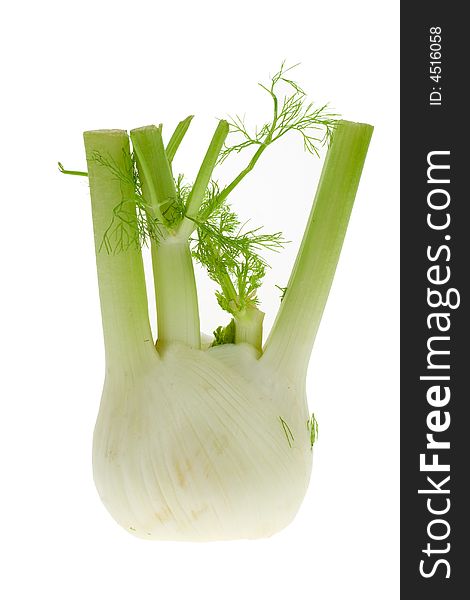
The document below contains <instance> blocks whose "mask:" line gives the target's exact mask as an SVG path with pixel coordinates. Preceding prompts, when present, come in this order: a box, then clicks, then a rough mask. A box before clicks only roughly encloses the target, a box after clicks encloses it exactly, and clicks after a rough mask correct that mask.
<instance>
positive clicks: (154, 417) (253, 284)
mask: <svg viewBox="0 0 470 600" xmlns="http://www.w3.org/2000/svg"><path fill="white" fill-rule="evenodd" d="M285 71H286V70H284V71H282V69H281V71H280V74H281V75H283V74H284V73H285ZM278 75H279V74H277V75H276V76H275V77H274V78H273V80H272V86H271V88H266V89H268V91H269V92H270V94H271V96H272V98H273V99H274V115H273V118H272V120H271V122H270V123H268V124H266V125H265V126H263V127H262V128H260V130H259V133H258V134H257V136H258V137H256V136H249V134H248V133H247V132H246V130H243V128H242V126H241V125H240V124H239V123H238V125H237V123H236V122H235V125H234V123H232V124H229V123H227V122H226V121H220V123H219V125H218V127H217V129H216V131H215V133H214V136H213V138H212V141H211V143H210V145H209V148H208V151H207V153H206V156H205V158H204V160H203V163H202V166H201V169H200V171H199V174H198V176H197V178H196V180H195V182H194V183H193V184H192V185H187V184H184V182H183V181H182V178H177V177H175V176H174V175H173V172H172V161H173V158H174V155H175V152H176V151H177V149H178V146H179V144H180V143H181V141H182V139H183V137H184V135H185V133H186V131H187V129H188V127H189V123H190V121H191V117H188V119H186V120H184V121H182V122H181V123H180V124H179V125H178V127H177V128H176V130H175V133H174V134H173V136H172V137H171V139H170V141H169V143H168V144H167V146H166V147H165V146H164V144H163V138H162V128H161V126H160V127H154V126H149V127H144V128H140V129H136V130H133V131H131V133H130V140H131V141H132V147H133V152H132V153H131V150H130V140H129V135H128V134H127V132H125V131H121V130H100V131H89V132H86V133H85V134H84V139H85V147H86V155H87V162H88V177H89V183H90V191H91V199H92V214H93V225H94V233H95V244H96V258H97V268H98V282H99V290H100V300H101V311H102V319H103V332H104V341H105V354H106V377H105V383H104V389H103V394H102V399H101V406H100V410H99V415H98V420H97V423H96V428H95V432H94V443H93V472H94V479H95V483H96V486H97V489H98V492H99V494H100V497H101V499H102V501H103V503H104V504H105V506H106V508H107V509H108V511H109V512H110V514H111V515H112V516H113V517H114V519H115V520H116V521H117V522H118V523H119V524H120V525H122V527H124V528H125V529H126V530H127V531H129V532H131V533H133V534H134V535H136V536H139V537H141V538H144V539H161V540H196V541H203V540H227V539H236V538H258V537H265V536H270V535H272V534H273V533H275V532H277V531H279V530H280V529H282V528H283V527H285V526H286V525H287V524H288V523H289V522H290V521H291V520H292V519H293V518H294V516H295V514H296V512H297V510H298V508H299V506H300V504H301V502H302V500H303V498H304V495H305V492H306V489H307V486H308V482H309V478H310V472H311V463H312V445H313V441H314V438H315V433H316V422H315V419H314V418H311V417H310V416H309V412H308V408H307V401H306V393H305V376H306V371H307V366H308V361H309V356H310V352H311V349H312V345H313V342H314V339H315V335H316V332H317V329H318V325H319V322H320V318H321V315H322V312H323V308H324V306H325V302H326V299H327V296H328V292H329V289H330V286H331V282H332V279H333V276H334V271H335V268H336V264H337V262H338V259H339V254H340V250H341V245H342V242H343V238H344V235H345V232H346V227H347V224H348V220H349V215H350V212H351V208H352V205H353V201H354V197H355V194H356V190H357V186H358V183H359V178H360V174H361V171H362V167H363V164H364V160H365V156H366V153H367V148H368V144H369V141H370V137H371V134H372V127H371V126H369V125H364V124H360V123H350V122H347V121H336V122H333V120H332V119H331V118H330V116H329V115H328V114H327V113H325V111H324V110H323V109H317V110H316V111H315V110H314V109H312V108H311V106H312V105H309V106H308V107H307V109H306V111H305V113H301V114H305V119H306V120H304V121H298V120H297V121H296V120H295V118H297V117H295V114H299V112H298V111H297V112H296V113H295V114H294V117H295V118H294V117H292V118H291V116H290V113H289V112H284V113H283V110H284V108H283V107H285V106H287V109H289V106H292V105H293V104H295V102H298V103H299V102H300V104H298V106H300V107H302V106H303V104H302V102H303V100H304V94H303V92H301V90H300V88H298V86H297V87H296V86H295V85H294V84H293V85H294V87H293V91H292V94H291V96H288V97H287V100H288V101H287V102H286V101H285V100H284V103H283V104H281V103H279V102H278V98H277V96H276V94H275V91H274V90H275V86H276V85H277V84H278V83H279V81H281V80H282V81H284V82H287V83H288V84H289V85H290V84H292V82H290V81H289V80H287V79H282V77H281V75H279V77H278ZM276 77H277V79H276ZM299 90H300V91H299ZM289 102H290V104H289ZM287 109H286V110H287ZM322 110H323V112H322ZM289 119H290V120H289ZM320 126H323V127H325V128H326V130H327V133H328V135H329V136H330V137H331V138H332V139H331V143H330V146H329V149H328V152H327V156H326V160H325V164H324V168H323V172H322V176H321V179H320V183H319V186H318V191H317V194H316V198H315V202H314V205H313V208H312V212H311V215H310V218H309V221H308V224H307V227H306V230H305V235H304V238H303V241H302V244H301V246H300V250H299V253H298V257H297V260H296V262H295V265H294V268H293V271H292V275H291V277H290V280H289V283H288V285H287V288H286V290H285V293H284V296H283V300H282V302H281V305H280V309H279V312H278V315H277V318H276V321H275V323H274V326H273V328H272V331H271V333H270V335H269V337H268V340H267V342H266V343H265V345H264V347H263V346H262V324H263V313H262V312H261V311H260V309H259V308H258V306H257V297H256V291H257V289H258V287H259V285H260V281H261V279H262V276H263V275H264V270H265V266H266V263H265V262H264V259H263V258H262V257H261V255H260V254H259V252H258V250H259V249H260V248H261V249H262V248H268V249H269V248H271V249H273V248H274V249H275V248H278V247H279V246H280V245H281V244H282V237H281V235H280V234H265V233H260V231H259V230H258V229H255V230H252V231H249V232H245V233H243V232H241V230H240V229H237V227H238V225H237V223H238V221H237V218H236V215H235V214H234V213H233V211H232V210H231V208H230V207H229V206H228V205H227V203H226V199H227V196H228V194H229V193H230V191H231V190H232V189H233V188H234V187H235V186H236V185H237V184H238V183H239V182H240V181H241V180H242V179H243V177H245V176H246V175H247V174H248V173H249V172H250V171H251V170H252V169H253V167H254V165H255V164H256V162H257V160H258V159H259V157H260V156H261V154H262V152H264V150H265V149H266V148H267V147H268V146H269V144H271V143H272V142H273V141H275V140H277V139H279V137H281V136H282V135H283V134H284V133H286V132H287V131H289V130H294V131H300V132H301V133H302V135H303V136H304V138H305V135H307V136H308V135H309V134H308V133H307V132H308V131H309V129H308V128H309V127H310V128H312V129H315V128H318V127H320ZM237 127H238V129H237ZM282 127H284V129H282ZM230 131H235V132H236V133H238V134H240V133H241V134H242V135H245V138H244V139H245V142H242V143H239V144H235V145H232V146H229V145H227V143H226V138H227V135H228V134H229V132H230ZM314 139H315V138H314V137H313V135H312V136H310V137H307V141H305V139H304V143H305V144H307V146H308V144H309V143H310V144H312V148H310V150H311V151H312V150H314V151H315V152H316V148H315V147H314V146H313V141H312V140H314ZM243 143H244V144H245V145H243ZM251 145H254V146H256V147H257V150H256V153H255V154H254V155H253V156H252V159H251V160H250V162H249V163H248V165H247V167H246V169H244V170H243V171H242V172H241V173H240V175H239V176H238V177H237V178H235V179H234V181H233V182H232V183H231V184H229V185H228V186H226V187H224V188H222V189H220V188H219V187H218V185H217V184H215V183H214V182H213V181H212V179H211V177H212V172H213V169H214V167H215V166H216V164H217V162H218V161H220V160H221V159H225V158H226V157H227V156H228V155H229V154H230V152H231V151H235V152H239V151H240V150H243V149H244V148H245V147H247V146H251ZM307 149H309V148H308V147H307ZM142 236H144V237H145V239H146V240H147V241H148V242H149V243H150V245H151V251H152V263H153V279H154V285H155V295H156V302H157V324H158V340H156V342H155V341H154V340H153V338H152V333H151V330H150V325H149V319H148V303H147V294H146V287H145V279H144V270H143V263H142V255H141V245H142ZM193 260H198V261H199V262H200V263H201V264H203V265H204V266H205V267H206V268H207V271H208V273H209V276H210V277H211V278H212V279H214V281H216V282H217V283H218V284H219V286H220V291H219V292H218V300H219V304H220V306H221V307H222V308H223V309H224V310H226V311H227V312H229V313H230V314H231V316H232V321H231V322H230V323H229V324H228V325H227V326H225V327H219V328H218V329H217V330H216V331H215V332H214V333H215V341H214V342H213V343H212V344H211V345H208V344H203V343H202V342H201V333H200V327H199V312H198V304H197V290H196V284H195V279H194V272H193Z"/></svg>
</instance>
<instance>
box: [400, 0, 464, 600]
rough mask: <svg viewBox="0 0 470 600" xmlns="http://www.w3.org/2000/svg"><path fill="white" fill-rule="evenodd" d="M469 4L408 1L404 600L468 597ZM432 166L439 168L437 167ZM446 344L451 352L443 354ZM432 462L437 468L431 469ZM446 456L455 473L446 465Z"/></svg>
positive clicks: (404, 7) (404, 53) (404, 41)
mask: <svg viewBox="0 0 470 600" xmlns="http://www.w3.org/2000/svg"><path fill="white" fill-rule="evenodd" d="M464 6H465V3H460V2H451V1H447V2H444V1H441V2H436V1H435V0H431V1H428V2H425V3H418V4H416V3H411V2H402V3H401V239H402V242H401V315H402V325H401V455H400V460H401V532H400V533H401V597H402V598H403V599H405V600H407V599H408V598H410V599H413V600H414V599H418V598H425V599H426V600H433V599H434V598H436V599H437V598H439V599H440V600H443V599H445V600H453V599H454V598H455V599H457V598H458V599H459V600H460V599H461V598H463V597H467V594H469V596H470V592H469V591H468V589H469V587H468V581H467V580H468V577H469V573H470V567H469V565H468V562H469V557H470V549H469V543H470V538H469V513H470V494H469V493H468V491H467V488H468V485H467V483H469V482H470V416H469V408H468V407H469V404H470V394H469V388H470V385H469V383H468V382H467V380H468V379H470V377H469V375H470V328H469V314H468V298H469V293H470V292H469V279H470V216H468V215H469V213H470V211H469V210H468V209H469V208H470V197H469V191H468V189H467V186H466V185H465V179H466V177H468V175H467V173H468V174H469V175H470V165H469V164H465V163H468V161H467V160H466V158H467V155H469V150H468V149H464V140H465V139H466V138H467V131H468V129H469V125H468V117H467V114H466V111H467V110H468V103H467V101H466V98H465V94H466V92H465V89H466V88H467V87H468V86H467V73H468V70H469V69H468V67H467V63H468V61H469V57H470V52H469V47H468V40H469V38H470V36H469V35H468V32H467V31H466V29H467V25H466V23H467V22H466V19H465V17H464V14H463V11H464V8H462V7H464ZM433 63H434V64H433ZM432 152H434V154H430V153H432ZM430 163H432V165H434V167H433V166H431V170H430V171H429V173H428V169H429V167H430ZM447 166H449V167H450V168H449V169H446V168H445V167H447ZM448 179H449V180H450V181H449V182H447V180H448ZM447 203H448V205H447ZM449 219H450V221H448V220H449ZM446 223H448V225H447V226H445V225H446ZM447 277H448V281H444V280H446V279H447ZM436 281H438V283H436ZM439 293H440V294H441V296H439ZM429 294H430V296H429ZM439 298H442V303H441V302H440V300H439ZM446 299H447V300H448V302H447V304H448V306H445V305H444V303H445V302H446ZM431 304H434V305H435V306H434V307H433V306H431ZM457 304H459V305H458V306H457ZM436 305H437V306H436ZM432 315H440V316H439V317H437V316H432ZM433 338H434V339H433ZM436 350H439V351H444V352H449V353H448V354H444V353H443V354H433V351H436ZM446 366H447V367H448V368H445V367H446ZM420 377H427V378H429V377H434V378H435V377H448V378H449V379H448V380H446V379H434V380H433V379H420ZM432 387H434V391H432V390H431V391H430V388H432ZM446 388H448V389H446ZM447 393H449V394H450V399H449V400H448V402H447V403H446V397H445V395H446V394H447ZM432 403H434V405H432ZM449 419H450V424H449ZM437 429H442V431H437ZM427 435H431V436H432V437H431V438H428V437H427ZM435 442H442V443H443V444H445V443H447V442H448V443H449V444H450V448H449V449H447V448H445V447H444V446H439V447H437V448H436V447H434V448H433V447H432V445H433V444H434V443H435ZM428 444H430V446H431V447H427V445H428ZM420 455H424V459H423V460H424V464H423V465H422V466H420ZM433 455H435V456H433ZM433 460H434V461H437V462H436V467H437V468H436V470H434V471H430V470H425V469H429V468H431V467H429V466H426V465H430V464H431V463H432V461H433ZM446 465H449V471H445V470H440V469H445V468H446ZM428 477H429V478H430V480H431V481H430V480H428ZM447 477H450V479H448V480H447V481H446V478H447ZM418 490H422V493H418ZM431 511H435V513H437V512H438V511H441V514H433V513H432V512H431ZM435 538H440V539H435ZM428 544H429V546H428ZM438 561H441V562H438Z"/></svg>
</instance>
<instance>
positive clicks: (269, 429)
mask: <svg viewBox="0 0 470 600" xmlns="http://www.w3.org/2000/svg"><path fill="white" fill-rule="evenodd" d="M149 354H150V356H149V357H148V361H145V363H144V364H143V365H142V369H141V370H140V371H134V370H133V369H130V370H129V371H127V372H126V371H123V370H122V368H121V367H120V366H118V367H117V368H116V369H115V370H113V369H112V368H111V369H109V370H108V374H107V378H106V383H105V387H104V391H103V397H102V401H101V408H100V412H99V416H98V421H97V424H96V429H95V435H94V449H93V465H94V478H95V482H96V486H97V488H98V491H99V493H100V496H101V499H102V501H103V502H104V504H105V506H106V507H107V509H108V510H109V512H110V513H111V515H112V516H113V517H114V518H115V519H116V521H117V522H118V523H119V524H120V525H122V526H123V527H125V528H126V529H127V530H129V531H131V532H133V533H134V534H135V535H138V536H139V537H143V538H148V539H170V540H223V539H235V538H240V537H241V538H257V537H266V536H270V535H271V534H273V533H275V532H276V531H278V530H280V529H282V528H283V527H285V526H286V525H287V524H288V523H289V522H290V521H291V520H292V519H293V517H294V515H295V514H296V512H297V510H298V508H299V506H300V503H301V501H302V499H303V497H304V495H305V491H306V489H307V485H308V481H309V478H310V470H311V462H312V451H311V445H310V432H309V430H308V427H307V421H308V417H309V415H308V413H307V406H306V401H305V391H304V385H303V382H302V381H293V380H290V379H289V378H288V377H286V376H285V375H283V374H281V373H273V371H272V369H270V368H269V366H265V365H264V364H263V361H262V360H261V361H260V360H258V355H257V352H256V351H255V350H254V348H253V347H251V346H249V345H248V344H237V345H235V344H226V345H223V346H217V347H215V348H211V349H210V350H207V351H204V350H195V349H191V348H188V347H186V346H184V345H182V344H178V343H176V344H175V345H174V346H171V347H170V348H169V349H167V350H166V351H165V353H164V355H163V356H161V357H158V356H157V355H156V353H155V352H154V353H152V354H151V353H150V352H149ZM281 419H282V420H281ZM287 428H288V429H287ZM289 430H290V431H289ZM291 436H292V437H291Z"/></svg>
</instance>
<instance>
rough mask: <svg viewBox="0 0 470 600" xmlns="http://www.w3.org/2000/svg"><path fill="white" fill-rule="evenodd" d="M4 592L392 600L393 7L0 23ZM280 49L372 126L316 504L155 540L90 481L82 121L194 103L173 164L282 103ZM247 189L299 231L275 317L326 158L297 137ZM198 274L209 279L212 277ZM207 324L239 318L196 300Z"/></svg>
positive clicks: (178, 6)
mask: <svg viewBox="0 0 470 600" xmlns="http://www.w3.org/2000/svg"><path fill="white" fill-rule="evenodd" d="M1 28H2V31H1V39H0V44H1V56H2V63H3V64H2V74H1V80H2V83H3V87H4V90H3V92H2V96H1V99H0V102H1V103H2V105H3V106H2V111H1V114H2V144H1V152H2V158H1V166H2V169H1V177H2V185H1V192H2V193H1V196H2V213H1V214H2V221H3V222H2V228H1V236H0V243H1V254H0V256H1V260H2V282H3V285H2V288H3V291H2V295H1V302H2V308H1V312H0V315H1V319H2V323H1V341H2V353H3V357H2V362H1V364H2V372H3V374H2V385H1V389H2V394H1V395H2V412H1V420H0V444H1V452H0V456H1V460H2V466H1V474H2V475H1V481H2V493H1V497H0V501H1V504H2V507H1V514H2V516H3V519H2V525H1V532H0V543H1V547H2V552H4V554H5V556H4V558H3V559H2V571H3V574H2V577H1V579H0V592H1V593H0V595H2V597H4V598H8V599H12V600H13V599H15V600H16V599H23V598H47V599H48V600H56V599H59V598H60V599H62V598H68V599H70V600H74V599H83V598H89V599H95V598H113V599H114V600H120V599H128V598H133V599H150V598H152V599H153V598H164V599H165V600H172V599H179V598H185V597H189V598H192V599H194V600H198V599H199V598H204V599H206V600H219V599H220V598H222V599H224V600H232V599H237V600H238V599H239V598H249V599H261V598H270V599H271V600H277V599H281V598H282V599H284V598H300V597H305V598H310V597H311V598H318V599H321V600H343V599H344V598H348V599H360V600H369V599H374V600H376V599H377V598H380V599H381V600H388V599H395V598H397V597H398V575H399V573H398V458H399V437H398V436H399V433H398V3H395V2H388V3H383V2H376V1H373V0H370V1H366V0H357V1H356V2H349V1H347V0H341V1H336V2H318V1H317V0H310V1H308V2H297V1H295V0H291V1H290V2H277V1H276V0H270V1H269V2H267V1H258V2H256V1H254V0H251V1H249V2H247V1H245V0H238V1H237V2H232V3H229V2H222V1H221V0H218V1H214V2H212V1H204V0H199V1H195V2H183V1H180V2H178V1H175V2H173V3H171V2H166V3H163V2H145V1H143V0H134V1H131V2H129V0H127V1H126V2H121V1H119V0H115V1H113V2H111V1H109V2H105V1H99V0H94V1H90V0H81V2H77V3H67V2H63V1H61V2H59V1H57V2H55V1H53V0H44V1H43V2H32V1H30V2H15V3H14V4H13V3H10V4H9V7H8V8H7V9H6V12H5V8H4V9H3V14H2V24H1ZM284 58H286V59H287V60H288V61H289V62H291V63H292V62H298V61H301V63H302V65H301V66H300V67H299V68H298V70H297V74H296V76H297V78H298V80H299V81H300V82H301V84H302V85H303V87H304V88H305V89H306V90H307V91H308V92H309V95H310V96H311V97H312V99H314V100H315V101H316V102H318V103H320V102H321V103H323V102H327V101H330V102H331V104H332V106H333V107H334V108H335V109H337V111H338V112H340V113H341V114H342V115H343V117H344V118H347V119H349V120H357V121H366V122H369V123H372V124H374V125H375V128H376V129H375V133H374V137H373V141H372V144H371V147H370V153H369V157H368V160H367V165H366V168H365V170H364V174H363V180H362V182H361V186H360V189H359V193H358V197H357V203H356V206H355V208H354V212H353V216H352V219H351V223H350V228H349V231H348V235H347V238H346V242H345V245H344V248H343V255H342V258H341V261H340V265H339V267H338V271H337V277H336V280H335V283H334V286H333V289H332V292H331V295H330V299H329V303H328V307H327V310H326V312H325V315H324V320H323V323H322V326H321V330H320V333H319V335H318V338H317V342H316V345H315V349H314V353H313V356H312V361H311V367H310V373H309V379H308V384H309V385H308V390H309V400H310V407H311V409H312V410H314V411H315V414H316V415H317V418H318V420H319V423H320V438H319V441H318V444H316V447H315V453H314V454H315V456H314V469H313V476H312V481H311V485H310V489H309V492H308V495H307V497H306V499H305V501H304V503H303V506H302V508H301V510H300V512H299V514H298V516H297V518H296V520H295V521H294V523H293V524H292V525H291V526H289V527H288V528H287V529H286V530H284V531H283V532H281V533H279V534H278V535H276V536H274V537H273V538H271V539H267V540H261V541H250V542H247V541H240V542H228V543H211V544H190V543H187V544H186V543H169V542H164V543H159V542H145V541H141V540H139V539H134V538H133V537H131V536H130V535H129V534H128V533H126V532H125V531H124V530H121V529H120V528H119V527H118V526H117V525H116V524H115V523H114V522H113V521H112V519H111V518H110V517H109V516H108V514H107V513H106V511H105V509H104V508H103V507H102V505H101V503H100V501H99V498H98V495H97V493H96V492H95V489H94V485H93V481H92V473H91V439H92V432H93V425H94V420H95V417H96V413H97V410H98V402H99V396H100V389H101V384H102V378H103V368H104V365H103V350H102V341H101V323H100V314H99V304H98V292H97V283H96V274H95V265H94V250H93V242H92V229H91V227H92V225H91V217H90V208H89V199H88V190H87V184H86V180H82V179H78V178H71V177H65V176H61V175H60V174H59V173H58V171H57V170H56V162H57V160H61V161H62V162H64V164H65V165H66V166H67V167H69V168H78V169H80V168H84V167H85V163H84V153H83V147H82V139H81V133H82V131H83V130H85V129H94V128H126V129H130V128H132V127H137V126H140V125H146V124H149V123H152V122H156V123H159V122H160V121H163V122H164V123H165V124H166V128H165V130H166V131H167V133H168V132H169V131H171V128H172V127H173V126H174V125H175V124H176V122H177V121H178V120H180V119H181V118H184V117H185V116H186V115H188V114H192V113H194V114H196V115H197V119H196V120H195V121H194V124H193V125H192V126H191V130H190V133H189V134H188V137H187V140H185V143H184V148H182V150H181V154H180V155H179V161H178V166H179V167H180V168H183V166H182V165H183V164H184V165H185V167H184V168H185V169H186V172H187V174H188V177H191V175H192V174H193V173H194V171H195V169H197V166H198V163H199V161H200V159H201V156H202V153H203V151H204V149H205V146H206V144H207V143H208V140H209V138H210V136H211V135H212V130H213V128H214V127H215V124H216V121H215V118H214V117H223V116H225V115H226V114H227V113H228V114H233V113H244V112H246V113H247V115H249V120H251V122H253V123H255V122H257V121H262V120H263V115H265V114H267V113H268V111H269V108H270V106H269V101H268V99H267V98H266V97H265V96H264V95H263V92H262V90H261V89H260V88H258V87H257V86H256V83H257V82H258V81H260V80H262V81H266V80H267V78H268V76H269V74H272V73H273V72H274V71H275V70H276V69H277V67H278V65H279V64H280V62H281V60H282V59H284ZM271 150H272V151H270V152H266V155H265V156H264V157H263V160H262V161H261V163H260V166H259V168H258V169H257V170H256V171H255V172H254V175H253V177H252V178H251V179H250V180H249V181H247V182H246V184H245V183H244V184H243V185H241V186H240V188H239V192H237V195H234V197H233V199H234V202H236V204H237V206H238V207H239V208H240V213H241V214H242V215H243V216H246V217H247V216H251V217H252V218H253V223H254V224H258V225H259V224H265V225H266V226H267V227H268V228H269V229H270V230H278V229H282V230H283V231H284V233H285V235H286V237H287V238H288V239H290V240H292V244H290V246H289V247H288V248H287V250H286V251H285V253H284V254H283V255H282V256H276V257H273V259H272V261H271V264H272V267H273V270H272V273H270V275H269V277H268V278H267V281H266V288H265V291H264V293H263V297H262V298H263V306H262V308H263V309H264V310H265V311H266V312H267V313H268V317H267V321H266V324H267V326H268V327H269V325H270V323H271V322H272V318H273V316H274V311H275V308H276V306H277V305H278V291H277V290H276V289H275V288H274V287H273V286H274V284H275V283H279V284H280V285H282V284H285V282H286V280H287V277H288V273H289V269H290V267H291V264H292V260H293V257H294V255H295V252H296V249H297V246H298V243H299V240H300V236H301V233H302V228H303V225H304V224H305V220H306V217H307V213H308V210H309V206H310V204H311V201H312V198H313V194H314V189H315V185H316V180H317V177H318V172H319V169H320V167H321V163H320V161H318V160H316V161H315V160H313V159H312V158H311V157H308V156H305V155H304V154H303V153H302V149H301V144H300V143H299V140H297V139H296V138H295V137H293V138H292V139H289V140H287V141H286V143H285V144H284V145H282V144H281V145H280V146H279V147H278V148H273V149H271ZM205 283H206V282H205V280H204V279H201V284H203V285H205ZM200 296H201V306H202V321H203V326H204V329H205V330H206V331H210V330H211V329H213V328H214V326H216V325H218V324H219V322H223V321H225V316H223V315H221V314H220V312H219V311H218V309H217V306H216V303H215V301H214V300H213V299H212V293H209V292H202V291H201V294H200Z"/></svg>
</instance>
